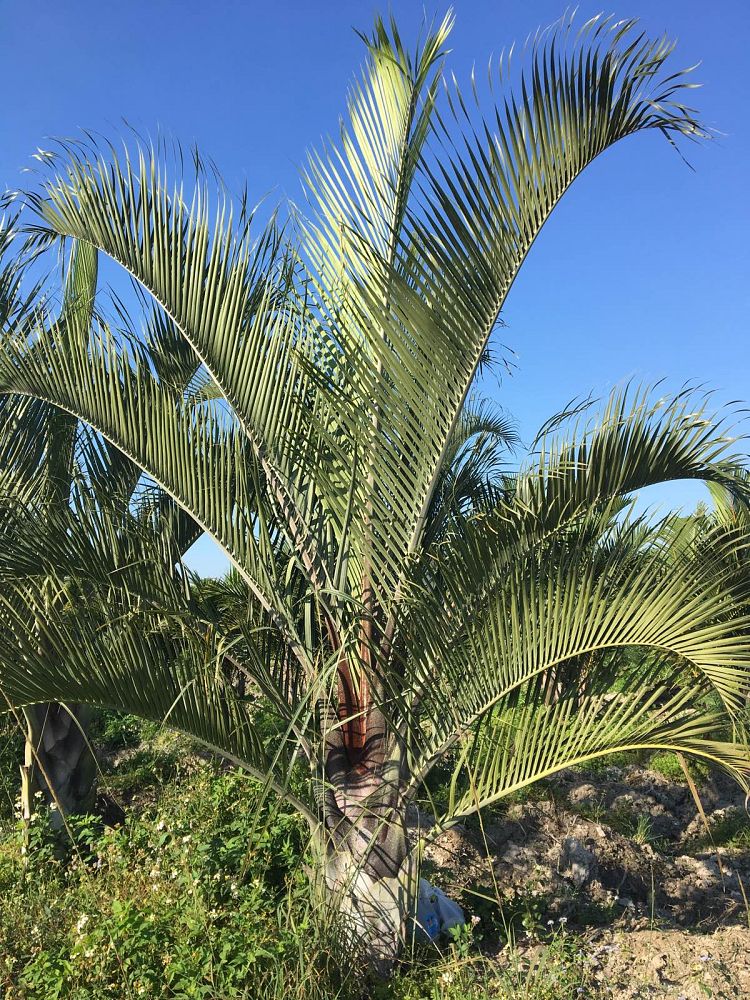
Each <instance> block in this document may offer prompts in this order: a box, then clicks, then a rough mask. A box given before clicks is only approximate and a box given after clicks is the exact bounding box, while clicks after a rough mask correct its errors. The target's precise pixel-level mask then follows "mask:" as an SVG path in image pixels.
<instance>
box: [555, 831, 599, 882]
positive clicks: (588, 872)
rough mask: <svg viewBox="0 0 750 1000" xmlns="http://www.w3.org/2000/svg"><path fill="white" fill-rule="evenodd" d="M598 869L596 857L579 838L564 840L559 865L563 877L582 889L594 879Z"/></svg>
mask: <svg viewBox="0 0 750 1000" xmlns="http://www.w3.org/2000/svg"><path fill="white" fill-rule="evenodd" d="M597 868H598V865H597V861H596V855H595V854H594V853H593V851H590V850H588V848H587V847H585V846H584V845H583V844H582V843H581V841H580V840H579V839H578V838H577V837H566V838H565V840H563V842H562V849H561V852H560V861H559V865H558V871H559V872H560V874H561V875H563V876H564V877H565V878H567V879H570V881H571V882H573V884H574V885H576V886H578V887H579V888H580V887H581V886H583V885H585V884H586V883H587V882H590V881H591V880H592V878H594V876H595V875H596V872H597Z"/></svg>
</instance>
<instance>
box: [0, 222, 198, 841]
mask: <svg viewBox="0 0 750 1000" xmlns="http://www.w3.org/2000/svg"><path fill="white" fill-rule="evenodd" d="M12 236H13V229H12V227H11V226H6V227H4V229H3V232H2V239H3V249H4V251H5V253H4V254H3V256H5V257H6V259H7V261H8V262H7V266H6V267H5V268H4V269H3V274H4V276H5V281H4V287H6V288H8V289H10V287H11V282H10V277H11V275H12V274H13V273H15V272H16V270H17V258H16V257H14V256H13V255H12V254H9V249H10V243H11V241H12ZM96 282H97V253H96V250H95V249H94V248H93V247H91V246H90V245H89V244H79V243H74V244H73V246H72V249H71V254H70V260H69V262H68V266H67V268H66V269H65V274H64V280H63V288H64V291H63V297H62V304H61V309H60V314H59V318H58V319H57V321H56V325H57V326H58V327H60V328H64V327H65V326H66V325H68V324H71V323H80V324H81V326H82V327H84V328H85V327H86V326H90V325H91V322H92V318H93V310H94V297H95V291H96ZM28 305H29V303H28V301H27V302H26V303H24V301H23V300H22V298H21V293H20V287H19V286H18V284H17V283H16V285H15V287H14V288H13V292H12V294H9V295H8V296H7V298H5V300H4V309H3V311H4V315H5V316H6V317H7V318H11V317H12V318H13V321H14V322H17V320H18V317H19V316H20V315H22V314H23V313H24V310H25V309H26V308H28ZM6 322H7V320H6ZM155 502H156V503H159V504H161V505H162V506H164V503H165V498H163V497H159V498H158V499H157V498H156V497H155V495H154V492H153V491H149V492H144V490H143V489H142V484H141V471H140V469H139V468H138V467H137V466H136V465H135V464H134V463H133V462H131V461H130V460H129V459H128V458H127V457H125V456H124V455H123V454H122V453H121V452H119V451H117V450H116V449H114V448H111V447H109V446H108V445H107V443H106V441H104V439H102V438H101V437H100V436H99V435H97V434H96V433H95V432H94V431H92V429H91V428H90V427H88V426H87V425H84V424H81V423H80V422H79V421H78V420H77V419H76V418H75V417H74V416H72V415H71V414H69V413H66V412H64V411H62V410H60V409H59V408H57V407H55V406H53V405H51V404H50V403H48V402H46V401H44V400H38V399H33V398H30V397H28V396H23V395H12V394H6V395H0V513H2V515H3V516H2V518H0V546H1V547H2V548H3V550H4V552H5V553H6V563H5V565H8V564H10V565H11V566H12V565H13V562H14V560H13V558H12V553H13V550H14V546H15V544H16V532H17V530H18V523H19V509H18V508H19V506H20V507H21V510H22V512H23V513H22V514H21V515H20V516H22V517H24V518H27V519H29V520H30V521H31V522H33V524H34V532H35V534H36V545H37V547H38V548H39V550H40V551H44V549H45V548H46V544H45V536H47V535H48V533H49V530H50V529H52V530H63V531H65V532H68V533H70V532H76V531H80V530H84V526H85V524H86V522H85V521H81V520H80V519H77V518H76V517H75V516H74V515H73V512H74V511H75V510H76V509H77V508H79V507H80V505H81V504H82V503H87V504H94V505H95V506H96V507H99V508H103V509H107V510H108V512H109V513H110V514H115V513H117V514H118V515H119V520H120V524H119V532H120V533H121V534H122V535H123V536H125V537H127V535H128V533H131V534H132V532H133V531H134V530H135V531H138V532H142V531H143V530H144V523H143V522H144V520H147V519H148V518H149V517H150V516H151V514H152V507H153V504H154V503H155ZM166 504H167V505H168V506H170V507H173V504H172V502H171V500H169V499H168V498H166ZM51 512H55V516H54V517H52V518H51ZM178 516H179V518H180V520H181V524H180V531H179V537H180V543H181V544H182V547H183V549H185V548H188V547H189V546H190V545H191V544H192V542H193V541H194V540H195V539H196V538H197V536H198V533H199V532H198V531H197V529H195V528H194V527H191V522H190V520H189V518H188V517H187V515H185V514H184V513H182V512H178ZM40 569H41V565H38V566H37V583H38V586H39V590H40V594H39V604H40V605H41V604H44V605H45V606H47V607H48V606H49V602H50V601H55V600H62V601H63V604H65V603H67V602H70V601H71V600H78V601H81V602H83V603H86V604H87V605H88V612H89V613H92V614H93V607H94V604H93V603H89V602H88V601H87V594H86V592H85V591H79V592H78V593H77V595H75V596H74V590H73V589H71V588H64V589H59V588H58V586H57V583H62V582H63V581H64V574H62V575H61V574H57V576H56V578H51V579H50V580H48V581H47V582H46V583H45V582H44V580H43V578H39V577H38V572H39V570H40ZM112 571H116V565H115V564H113V566H112ZM10 579H11V580H12V581H13V582H14V583H15V582H16V579H17V578H16V576H15V574H14V573H13V571H12V570H11V577H10ZM94 603H95V602H94ZM35 613H36V615H37V621H36V622H35V624H34V626H33V627H34V628H36V629H37V631H39V636H38V640H39V652H40V656H47V655H51V656H54V655H56V654H55V653H54V651H52V650H48V649H46V644H45V642H44V638H43V634H42V632H41V631H40V630H39V628H38V625H39V613H40V610H39V607H37V611H36V612H35ZM30 627H31V623H30ZM22 714H23V721H24V728H25V734H26V737H25V754H24V763H23V765H22V766H21V811H22V816H23V817H24V819H25V820H26V821H28V819H29V817H30V816H31V815H32V813H33V812H35V811H36V808H35V803H34V801H33V799H34V796H35V794H36V793H37V792H39V793H40V794H41V795H42V796H43V798H44V799H45V801H46V804H47V805H48V806H50V807H51V808H52V814H51V815H52V822H53V826H55V827H56V828H61V827H62V825H63V823H64V817H65V816H67V815H72V814H81V813H85V812H91V811H93V809H94V802H95V796H96V784H97V782H96V779H97V763H96V759H95V756H94V752H93V748H92V746H91V743H90V740H89V724H90V722H91V718H92V713H91V709H90V708H89V707H88V706H86V705H83V704H71V703H67V704H59V703H56V702H42V703H38V704H34V705H26V706H24V708H23V709H22Z"/></svg>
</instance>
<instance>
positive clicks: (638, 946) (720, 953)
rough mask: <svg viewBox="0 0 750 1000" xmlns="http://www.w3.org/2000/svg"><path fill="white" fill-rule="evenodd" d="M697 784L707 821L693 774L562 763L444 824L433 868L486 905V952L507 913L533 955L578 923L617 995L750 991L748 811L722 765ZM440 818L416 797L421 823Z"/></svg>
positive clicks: (417, 823)
mask: <svg viewBox="0 0 750 1000" xmlns="http://www.w3.org/2000/svg"><path fill="white" fill-rule="evenodd" d="M699 798H700V801H701V804H702V807H703V810H704V813H705V816H706V819H707V821H708V829H709V830H710V831H711V834H709V833H707V830H706V824H705V823H704V821H703V818H702V817H701V815H700V813H699V811H698V809H697V807H696V803H695V800H694V798H693V795H692V793H691V791H690V788H689V787H688V784H687V783H683V782H680V781H671V780H669V779H667V778H665V777H664V776H663V775H662V774H660V773H658V772H656V771H651V770H648V769H647V768H644V767H640V766H628V767H624V768H608V769H606V770H605V771H600V772H598V773H596V774H593V773H585V772H579V771H566V772H563V773H562V774H561V775H560V776H558V778H557V779H556V780H555V781H554V782H553V783H550V784H549V785H548V787H547V788H546V790H545V792H544V795H542V796H540V797H535V798H534V799H528V800H526V801H520V802H519V801H516V802H514V803H511V804H510V805H509V806H508V807H507V808H506V809H504V810H503V811H501V812H497V813H495V814H494V815H491V816H486V817H485V818H484V821H483V823H482V824H480V823H478V822H476V821H475V822H474V823H472V824H471V825H469V826H468V827H456V828H453V829H451V830H448V831H445V832H444V833H442V834H441V835H440V836H438V837H437V839H436V840H435V841H434V843H433V844H431V845H430V846H429V847H427V849H426V852H425V858H426V867H425V875H426V877H427V878H429V879H430V880H431V881H433V882H435V883H437V884H439V885H441V886H442V887H443V888H444V889H445V890H446V891H447V892H448V893H449V894H450V895H451V896H453V897H454V898H459V899H460V900H461V901H462V902H463V903H464V904H465V905H466V906H467V908H468V909H473V910H474V912H479V913H481V914H482V916H481V919H480V920H479V923H478V925H477V930H478V931H479V932H480V933H481V932H482V928H483V927H484V933H483V943H484V946H485V947H486V949H487V951H488V953H489V954H492V953H493V952H494V953H495V954H497V955H498V957H500V954H501V949H502V946H503V943H504V939H506V938H507V927H508V926H510V927H512V930H513V935H514V937H515V939H516V942H517V944H518V945H519V946H520V947H521V950H522V951H526V952H528V956H529V959H530V960H531V961H532V963H533V959H534V955H535V954H536V953H537V951H538V952H539V953H540V954H541V945H540V941H543V940H545V939H547V940H549V938H550V936H552V935H555V934H560V933H565V934H571V933H574V934H576V935H578V938H577V939H578V940H579V941H580V942H581V945H580V947H581V948H582V949H583V950H584V952H585V961H587V962H591V965H592V969H593V973H594V978H595V979H596V981H597V982H598V983H599V984H600V986H601V988H602V990H603V991H604V993H606V995H608V996H612V997H613V998H615V1000H618V998H621V1000H636V998H637V1000H641V998H646V997H670V998H674V1000H678V998H682V1000H694V998H695V1000H698V998H700V1000H704V998H707V997H711V998H714V1000H724V998H726V1000H739V998H742V997H748V998H750V905H749V901H750V817H749V816H748V813H747V808H746V803H745V799H744V795H743V794H742V793H741V791H740V790H739V789H737V787H736V786H735V785H734V784H732V783H731V782H730V781H729V780H728V779H726V778H724V777H723V776H721V775H715V776H712V777H711V778H709V779H707V780H704V781H703V782H702V783H700V785H699ZM431 820H432V817H431V816H430V815H429V814H426V813H420V812H419V811H418V810H416V809H415V810H414V811H413V813H412V815H411V823H412V829H413V830H414V833H415V836H416V834H417V831H418V830H420V829H421V831H424V829H425V827H427V826H429V825H430V822H431ZM737 831H739V832H740V834H741V835H740V836H739V837H738V836H737V835H736V833H737ZM743 831H747V832H746V833H745V832H743ZM729 834H731V836H730V835H729ZM476 893H479V894H480V895H479V896H477V895H476ZM485 896H486V897H492V898H499V899H500V901H501V910H500V909H498V908H497V907H495V911H496V912H495V913H494V914H493V912H491V911H492V906H491V904H490V903H488V901H487V900H486V899H483V897H485ZM472 899H474V900H477V901H478V905H476V906H472ZM482 906H484V911H483V909H482ZM500 925H502V926H500ZM499 927H500V929H498V928H499ZM579 954H580V953H579Z"/></svg>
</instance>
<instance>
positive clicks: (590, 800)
mask: <svg viewBox="0 0 750 1000" xmlns="http://www.w3.org/2000/svg"><path fill="white" fill-rule="evenodd" d="M602 798H603V795H602V791H601V789H600V788H597V787H596V785H590V784H583V785H576V786H575V787H574V788H571V790H570V792H569V793H568V801H569V802H570V804H571V805H572V806H573V807H574V808H578V809H580V808H581V807H591V806H596V805H598V804H599V803H600V802H601V801H602Z"/></svg>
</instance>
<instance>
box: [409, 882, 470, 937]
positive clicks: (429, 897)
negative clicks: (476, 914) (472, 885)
mask: <svg viewBox="0 0 750 1000" xmlns="http://www.w3.org/2000/svg"><path fill="white" fill-rule="evenodd" d="M465 923H466V918H465V917H464V911H463V910H462V909H461V907H460V906H459V905H458V903H456V902H454V900H452V899H450V898H449V897H448V896H446V895H445V893H444V892H443V890H442V889H438V888H437V886H434V885H431V884H430V883H429V882H428V881H427V879H426V878H421V879H420V880H419V895H418V897H417V935H418V936H421V937H426V938H428V939H429V940H430V941H434V940H435V938H437V937H439V936H440V934H443V933H445V932H446V931H449V930H450V929H451V927H460V926H461V925H462V924H465Z"/></svg>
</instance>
